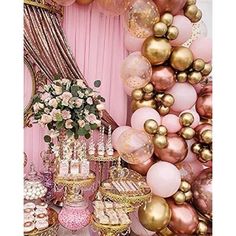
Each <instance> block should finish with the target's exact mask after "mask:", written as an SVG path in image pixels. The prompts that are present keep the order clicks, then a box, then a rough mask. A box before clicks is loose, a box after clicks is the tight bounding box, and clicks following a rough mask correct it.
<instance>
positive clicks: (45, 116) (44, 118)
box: [40, 114, 52, 124]
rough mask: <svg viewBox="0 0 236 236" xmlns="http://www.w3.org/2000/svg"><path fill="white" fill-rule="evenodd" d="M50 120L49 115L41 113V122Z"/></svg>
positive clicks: (44, 122) (46, 122)
mask: <svg viewBox="0 0 236 236" xmlns="http://www.w3.org/2000/svg"><path fill="white" fill-rule="evenodd" d="M51 121H52V117H51V116H50V115H47V114H43V115H42V117H41V120H40V122H42V123H43V124H48V123H50V122H51Z"/></svg>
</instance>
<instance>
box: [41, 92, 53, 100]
mask: <svg viewBox="0 0 236 236" xmlns="http://www.w3.org/2000/svg"><path fill="white" fill-rule="evenodd" d="M40 97H41V99H42V100H43V101H44V100H47V99H50V98H51V94H50V93H43V94H41V96H40Z"/></svg>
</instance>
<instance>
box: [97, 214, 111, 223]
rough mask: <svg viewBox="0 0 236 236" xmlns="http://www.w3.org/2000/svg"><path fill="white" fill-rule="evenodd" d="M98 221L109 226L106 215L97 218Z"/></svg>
mask: <svg viewBox="0 0 236 236" xmlns="http://www.w3.org/2000/svg"><path fill="white" fill-rule="evenodd" d="M98 220H99V223H101V224H109V218H108V217H107V216H106V215H101V216H99V218H98Z"/></svg>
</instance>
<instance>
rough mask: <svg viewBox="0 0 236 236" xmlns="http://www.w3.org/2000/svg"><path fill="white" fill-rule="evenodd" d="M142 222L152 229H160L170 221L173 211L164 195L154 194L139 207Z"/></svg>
mask: <svg viewBox="0 0 236 236" xmlns="http://www.w3.org/2000/svg"><path fill="white" fill-rule="evenodd" d="M138 216H139V221H140V223H141V224H142V225H143V226H144V227H145V228H146V229H148V230H150V231H159V230H161V229H163V228H165V227H166V226H167V225H168V223H169V222H170V218H171V211H170V208H169V206H168V204H167V202H166V200H165V199H164V198H162V197H159V196H155V195H152V198H151V200H150V201H149V202H145V203H144V204H143V205H142V206H140V207H139V209H138Z"/></svg>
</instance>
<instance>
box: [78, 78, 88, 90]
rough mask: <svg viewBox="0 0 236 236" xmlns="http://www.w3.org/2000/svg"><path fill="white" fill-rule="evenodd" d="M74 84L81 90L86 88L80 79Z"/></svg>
mask: <svg viewBox="0 0 236 236" xmlns="http://www.w3.org/2000/svg"><path fill="white" fill-rule="evenodd" d="M76 83H77V85H78V86H79V87H81V88H86V85H85V84H84V82H83V80H82V79H77V80H76Z"/></svg>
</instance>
